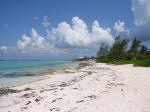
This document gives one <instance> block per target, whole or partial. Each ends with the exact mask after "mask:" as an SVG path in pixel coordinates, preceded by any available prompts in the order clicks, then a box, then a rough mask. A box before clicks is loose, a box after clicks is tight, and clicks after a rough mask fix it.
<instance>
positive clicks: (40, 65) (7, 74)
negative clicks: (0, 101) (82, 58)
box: [0, 61, 78, 86]
mask: <svg viewBox="0 0 150 112" xmlns="http://www.w3.org/2000/svg"><path fill="white" fill-rule="evenodd" d="M75 64H78V62H72V61H0V86H4V85H5V86H6V85H14V84H20V83H25V82H28V81H33V80H37V79H41V78H45V76H24V75H25V74H28V73H44V72H49V71H53V70H58V69H64V68H67V67H70V66H73V65H75Z"/></svg>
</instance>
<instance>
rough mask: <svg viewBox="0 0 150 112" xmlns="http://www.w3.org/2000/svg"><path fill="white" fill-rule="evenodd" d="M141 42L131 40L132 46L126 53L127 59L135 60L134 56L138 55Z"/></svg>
mask: <svg viewBox="0 0 150 112" xmlns="http://www.w3.org/2000/svg"><path fill="white" fill-rule="evenodd" d="M140 44H141V41H140V40H136V38H135V39H134V40H133V42H132V46H131V48H130V50H129V51H128V59H134V58H136V56H138V55H139V51H138V50H139V47H140V46H141V45H140Z"/></svg>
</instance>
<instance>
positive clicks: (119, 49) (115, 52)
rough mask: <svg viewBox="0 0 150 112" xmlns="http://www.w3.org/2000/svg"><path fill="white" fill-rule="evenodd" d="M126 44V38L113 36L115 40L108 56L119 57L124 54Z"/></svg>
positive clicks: (122, 56)
mask: <svg viewBox="0 0 150 112" xmlns="http://www.w3.org/2000/svg"><path fill="white" fill-rule="evenodd" d="M127 45H128V40H122V41H120V36H117V37H116V38H115V42H114V44H113V46H112V48H111V51H110V54H109V57H110V58H111V59H112V58H113V59H121V58H124V57H125V55H126V47H127Z"/></svg>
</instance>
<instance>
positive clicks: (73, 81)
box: [0, 61, 150, 112]
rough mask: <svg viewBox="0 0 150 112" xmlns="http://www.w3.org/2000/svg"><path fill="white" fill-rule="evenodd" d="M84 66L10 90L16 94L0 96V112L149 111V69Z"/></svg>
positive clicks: (100, 64)
mask: <svg viewBox="0 0 150 112" xmlns="http://www.w3.org/2000/svg"><path fill="white" fill-rule="evenodd" d="M87 63H88V64H87V66H85V65H86V64H81V66H82V67H78V68H76V69H68V71H67V70H66V72H65V73H64V74H63V75H62V74H61V73H58V74H55V75H51V76H49V78H48V79H45V80H40V81H37V82H34V83H29V84H25V85H20V86H16V87H10V91H11V89H12V91H13V90H17V91H16V92H14V93H10V94H7V95H4V96H1V97H0V111H2V112H8V111H11V112H29V111H30V112H49V111H50V112H56V111H58V112H59V111H60V112H100V111H102V112H116V111H119V112H149V111H150V106H149V104H150V95H149V93H150V77H149V73H150V67H149V68H145V67H142V68H141V67H133V65H106V64H104V63H95V62H93V61H89V62H87ZM110 102H111V105H110Z"/></svg>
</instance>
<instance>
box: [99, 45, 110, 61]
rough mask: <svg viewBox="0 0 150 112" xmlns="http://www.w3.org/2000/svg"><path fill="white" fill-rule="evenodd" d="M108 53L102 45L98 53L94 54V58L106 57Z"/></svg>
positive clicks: (106, 46)
mask: <svg viewBox="0 0 150 112" xmlns="http://www.w3.org/2000/svg"><path fill="white" fill-rule="evenodd" d="M108 51H109V47H108V45H106V44H105V43H102V44H101V46H100V48H99V50H98V52H97V53H96V56H97V57H98V58H102V57H105V56H106V55H107V53H108Z"/></svg>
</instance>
